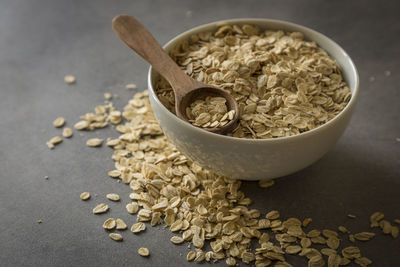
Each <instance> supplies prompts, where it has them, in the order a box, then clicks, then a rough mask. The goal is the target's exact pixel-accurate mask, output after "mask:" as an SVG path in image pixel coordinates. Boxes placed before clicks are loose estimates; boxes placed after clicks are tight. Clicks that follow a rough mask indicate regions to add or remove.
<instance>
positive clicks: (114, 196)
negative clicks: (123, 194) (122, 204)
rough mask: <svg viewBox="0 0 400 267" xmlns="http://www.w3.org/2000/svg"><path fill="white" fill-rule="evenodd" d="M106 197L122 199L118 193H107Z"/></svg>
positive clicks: (112, 199) (113, 199)
mask: <svg viewBox="0 0 400 267" xmlns="http://www.w3.org/2000/svg"><path fill="white" fill-rule="evenodd" d="M106 198H108V199H109V200H111V201H120V199H121V198H120V197H119V195H118V194H107V195H106Z"/></svg>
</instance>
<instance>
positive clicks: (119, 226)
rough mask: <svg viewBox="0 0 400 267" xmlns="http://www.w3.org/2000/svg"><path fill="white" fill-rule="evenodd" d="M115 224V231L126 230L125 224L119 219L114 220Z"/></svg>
mask: <svg viewBox="0 0 400 267" xmlns="http://www.w3.org/2000/svg"><path fill="white" fill-rule="evenodd" d="M115 222H116V224H117V227H116V229H117V230H126V229H127V228H128V226H127V225H126V223H125V222H124V221H123V220H122V219H120V218H117V219H116V220H115Z"/></svg>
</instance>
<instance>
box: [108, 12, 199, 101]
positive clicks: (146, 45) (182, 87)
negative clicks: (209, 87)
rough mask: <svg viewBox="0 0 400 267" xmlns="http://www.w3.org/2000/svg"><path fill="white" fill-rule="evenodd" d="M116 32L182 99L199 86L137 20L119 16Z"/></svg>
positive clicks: (113, 23) (115, 22) (115, 25)
mask: <svg viewBox="0 0 400 267" xmlns="http://www.w3.org/2000/svg"><path fill="white" fill-rule="evenodd" d="M112 26H113V29H114V32H115V33H116V34H117V35H118V37H119V38H120V39H121V40H122V41H123V42H124V43H125V44H126V45H127V46H129V47H130V48H131V49H133V50H134V51H135V52H136V53H138V54H139V56H141V57H142V58H143V59H144V60H146V61H147V62H148V63H150V65H151V66H153V68H154V69H155V70H156V71H157V72H158V73H160V74H161V75H162V76H163V77H164V78H165V79H166V80H167V81H168V82H169V83H170V84H171V86H172V88H173V89H174V92H175V96H176V97H178V98H180V97H182V96H183V95H185V94H186V93H187V92H189V91H191V90H190V89H192V88H194V87H196V85H198V83H197V81H195V80H193V79H192V78H190V77H189V76H187V75H186V74H185V73H184V72H183V71H182V70H181V69H180V68H179V66H178V65H177V64H176V63H175V62H174V61H173V60H172V59H171V57H170V56H169V55H168V54H167V53H166V52H165V51H164V49H163V48H162V47H161V46H160V44H159V43H158V42H157V41H156V39H154V37H153V36H152V35H151V33H150V32H149V31H148V30H147V29H146V28H145V27H144V26H143V25H142V24H141V23H140V22H139V21H137V20H136V19H135V18H133V17H131V16H128V15H118V16H116V17H115V18H114V19H113V21H112Z"/></svg>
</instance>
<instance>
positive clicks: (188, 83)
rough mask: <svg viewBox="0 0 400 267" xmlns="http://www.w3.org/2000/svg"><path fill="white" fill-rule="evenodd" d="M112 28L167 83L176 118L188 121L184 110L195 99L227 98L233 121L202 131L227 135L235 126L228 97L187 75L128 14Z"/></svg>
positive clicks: (233, 102)
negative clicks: (170, 89)
mask: <svg viewBox="0 0 400 267" xmlns="http://www.w3.org/2000/svg"><path fill="white" fill-rule="evenodd" d="M112 26H113V29H114V32H115V33H116V34H117V35H118V37H119V38H120V39H121V40H122V41H123V42H124V43H125V44H126V45H127V46H129V47H130V48H131V49H133V50H134V51H135V52H136V53H137V54H139V55H140V56H141V57H142V58H143V59H144V60H146V61H147V62H148V63H150V64H151V65H152V66H153V68H154V69H155V70H156V71H157V72H158V73H160V74H161V75H162V76H163V77H164V78H165V79H166V80H167V81H168V82H169V83H170V85H171V87H172V89H173V90H174V94H175V111H176V115H177V116H178V117H179V118H181V119H183V120H185V121H188V118H187V116H186V107H188V106H190V104H191V103H193V102H194V101H195V100H196V99H204V98H205V97H206V96H221V97H224V98H225V99H226V103H227V106H228V110H235V116H234V118H233V120H231V121H230V122H228V123H227V124H226V125H224V126H223V127H218V128H203V129H204V130H207V131H209V132H214V133H227V132H229V131H232V130H233V129H234V128H235V127H236V126H237V122H238V118H239V107H238V104H237V102H236V100H235V99H234V98H233V97H232V95H231V94H229V93H228V92H227V91H225V90H222V89H220V88H217V87H213V86H210V85H208V84H205V83H201V82H198V81H196V80H194V79H192V78H191V77H189V76H187V75H186V74H185V73H184V72H183V71H182V70H181V69H180V68H179V66H178V65H177V64H176V63H175V62H174V61H173V60H172V59H171V57H170V56H169V55H168V54H167V53H166V52H165V51H164V49H163V48H162V47H161V46H160V44H159V43H158V42H157V41H156V40H155V39H154V37H153V36H152V35H151V33H150V32H149V31H148V30H147V29H146V28H145V27H144V26H143V25H142V24H141V23H140V22H139V21H137V20H136V19H135V18H133V17H131V16H128V15H118V16H116V17H115V18H114V19H113V21H112Z"/></svg>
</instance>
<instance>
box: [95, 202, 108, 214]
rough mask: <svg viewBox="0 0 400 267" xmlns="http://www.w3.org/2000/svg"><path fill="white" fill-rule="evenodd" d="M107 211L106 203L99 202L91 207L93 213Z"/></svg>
mask: <svg viewBox="0 0 400 267" xmlns="http://www.w3.org/2000/svg"><path fill="white" fill-rule="evenodd" d="M107 211H108V205H107V204H105V203H100V204H98V205H97V206H96V207H94V209H93V213H94V214H101V213H105V212H107Z"/></svg>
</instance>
